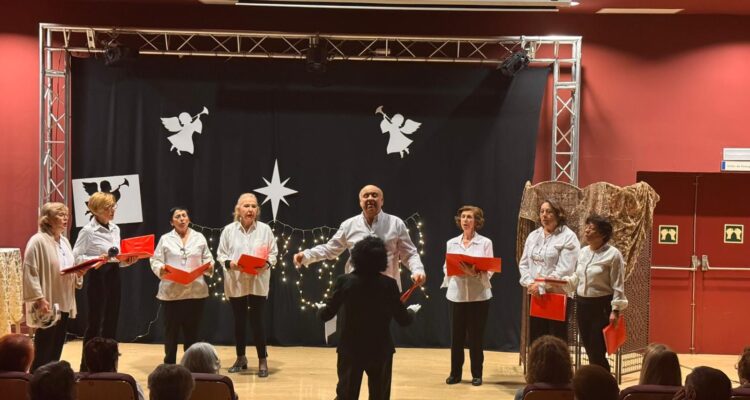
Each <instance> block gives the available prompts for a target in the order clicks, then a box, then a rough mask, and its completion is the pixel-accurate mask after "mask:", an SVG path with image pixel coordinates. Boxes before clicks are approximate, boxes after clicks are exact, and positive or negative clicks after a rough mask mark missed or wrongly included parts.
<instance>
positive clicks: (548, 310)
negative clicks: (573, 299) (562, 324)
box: [529, 293, 568, 321]
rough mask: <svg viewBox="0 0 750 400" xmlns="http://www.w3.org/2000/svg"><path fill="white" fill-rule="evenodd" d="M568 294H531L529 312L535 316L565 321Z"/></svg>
mask: <svg viewBox="0 0 750 400" xmlns="http://www.w3.org/2000/svg"><path fill="white" fill-rule="evenodd" d="M567 304H568V296H566V295H564V294H557V293H545V294H543V295H541V296H531V311H530V312H529V314H530V315H531V316H534V317H537V318H544V319H552V320H555V321H565V307H566V305H567Z"/></svg>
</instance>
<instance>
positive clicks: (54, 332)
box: [23, 203, 83, 371]
mask: <svg viewBox="0 0 750 400" xmlns="http://www.w3.org/2000/svg"><path fill="white" fill-rule="evenodd" d="M67 228H68V208H67V207H65V205H64V204H62V203H46V204H44V205H43V206H42V210H41V215H40V217H39V232H37V233H36V234H35V235H34V236H32V237H31V239H29V242H28V244H27V245H26V254H25V256H24V261H23V298H24V301H25V302H27V303H34V304H35V305H36V307H38V308H39V309H40V311H41V312H42V313H46V312H49V311H50V310H52V309H53V305H54V304H57V305H58V306H59V309H60V319H59V321H57V323H56V324H54V325H53V326H51V327H48V328H46V329H38V330H37V331H36V334H35V335H34V348H35V356H34V363H33V364H32V366H31V370H32V371H34V370H36V369H37V368H38V367H39V366H41V365H44V364H46V363H48V362H51V361H58V360H59V359H60V354H61V353H62V347H63V344H64V343H65V333H66V328H67V324H68V318H75V317H76V297H75V289H80V288H81V286H82V285H83V278H82V275H75V274H71V275H61V274H60V270H61V269H64V268H68V267H71V266H73V249H72V248H71V247H70V242H68V239H67V238H65V236H63V233H64V232H65V231H66V230H67ZM27 306H29V305H28V304H27Z"/></svg>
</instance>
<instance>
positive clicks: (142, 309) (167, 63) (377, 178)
mask: <svg viewBox="0 0 750 400" xmlns="http://www.w3.org/2000/svg"><path fill="white" fill-rule="evenodd" d="M72 71H73V77H72V78H73V85H72V93H73V132H74V134H73V137H72V155H73V157H72V161H73V177H74V178H85V177H100V176H112V175H125V174H135V173H137V174H139V175H140V184H141V198H142V204H143V218H144V221H143V223H141V224H125V225H121V229H122V236H123V238H126V237H131V236H137V235H143V234H149V233H155V234H156V235H157V239H158V237H159V235H161V234H163V233H165V232H167V231H169V230H170V229H171V227H170V226H169V215H168V210H169V208H170V207H172V206H174V205H178V204H179V205H185V206H187V207H188V208H189V209H190V210H191V218H192V221H193V222H194V223H196V224H199V225H202V226H209V227H216V228H220V227H223V226H224V225H226V224H227V223H229V222H230V221H231V213H232V211H233V208H234V204H235V202H236V199H237V197H238V195H239V194H240V193H243V192H249V191H252V190H254V189H256V188H261V187H264V186H266V184H265V182H263V178H266V179H268V180H269V181H270V180H271V175H272V172H273V168H274V162H275V161H276V160H278V163H279V169H280V175H281V179H282V181H283V180H284V179H286V178H291V179H290V180H289V182H288V183H287V187H290V188H292V189H295V190H297V191H298V193H297V194H295V195H291V196H288V197H286V199H287V201H289V206H287V205H285V204H283V203H282V204H281V205H280V207H279V211H278V215H277V220H278V221H281V222H283V223H284V224H286V225H288V226H291V227H295V228H299V229H312V228H315V227H321V226H326V225H327V226H331V227H338V225H339V224H340V223H341V222H342V221H344V220H345V219H346V218H349V217H351V216H353V215H355V214H357V213H359V212H361V210H360V209H359V205H358V200H357V195H358V192H359V189H360V188H361V187H362V186H363V185H365V184H368V183H372V184H376V185H378V186H380V187H381V188H382V189H383V191H384V193H385V195H384V199H385V205H384V208H383V209H384V210H385V211H386V212H388V213H391V214H395V215H398V216H400V217H402V218H406V217H408V216H410V215H412V214H414V213H418V214H419V216H420V217H421V221H422V223H423V225H422V227H421V228H422V229H423V232H424V241H425V248H424V250H425V254H424V255H423V256H422V260H423V262H424V264H425V266H426V270H427V276H428V281H427V289H426V294H427V295H428V296H429V298H425V296H424V294H423V293H417V294H415V295H414V296H413V300H411V301H412V302H414V301H418V302H420V303H422V304H423V306H424V307H423V309H422V311H420V313H419V315H418V317H417V319H416V322H415V323H414V324H413V325H412V326H410V327H408V328H405V329H397V328H395V327H394V328H393V332H394V336H395V341H396V343H397V344H398V345H400V346H418V347H444V346H448V345H449V344H450V329H449V327H450V315H449V307H448V304H447V300H445V291H444V290H443V289H440V288H439V286H440V284H441V281H442V279H443V273H442V265H443V260H444V254H445V242H446V240H448V239H449V238H451V237H455V236H458V235H459V234H460V230H459V229H458V228H457V227H456V226H455V224H454V221H453V216H454V214H455V212H456V210H457V209H458V208H459V207H460V206H461V205H463V204H474V205H478V206H480V207H482V208H483V209H484V210H485V217H486V223H485V227H484V229H483V230H482V231H480V233H481V234H483V235H485V236H488V237H489V238H490V239H492V241H493V242H494V250H495V255H496V256H499V257H502V259H503V272H502V273H501V274H498V275H496V276H495V277H493V279H492V285H493V289H492V290H493V295H494V298H493V300H492V302H491V306H490V311H489V312H490V315H489V318H488V324H487V331H486V345H487V348H488V349H501V350H508V351H511V350H517V348H518V345H519V327H520V309H521V304H520V288H519V286H518V272H517V266H516V263H515V243H516V221H517V215H518V207H519V203H520V197H521V194H522V190H523V185H524V182H526V181H527V180H529V179H531V177H532V175H533V167H534V157H535V145H536V135H537V129H538V126H539V112H540V108H541V102H542V97H543V94H544V90H545V87H546V82H547V79H546V78H547V74H548V71H547V70H546V69H527V70H524V71H522V72H521V73H519V74H517V75H516V76H515V78H513V79H510V78H506V77H504V76H502V75H501V74H500V73H498V71H496V70H494V69H492V68H488V67H477V66H460V65H435V64H426V63H424V64H417V63H413V64H412V63H377V62H366V63H362V62H336V63H331V64H330V65H329V66H328V72H327V73H326V74H325V75H315V74H310V73H307V72H306V71H305V63H304V62H301V61H294V62H292V61H281V60H274V61H267V60H262V61H257V60H217V59H197V58H193V59H191V58H185V59H178V58H146V57H143V58H141V59H138V60H136V61H134V62H131V63H130V64H128V65H126V66H121V67H116V68H111V67H105V66H104V65H103V64H102V63H101V62H100V61H99V60H96V59H74V60H73V65H72ZM378 106H383V108H382V111H383V112H384V113H385V114H387V115H388V117H389V118H392V117H394V114H397V113H398V114H402V115H403V116H404V117H405V118H408V119H411V120H413V121H416V122H419V123H421V126H420V127H419V129H418V130H417V131H416V132H415V133H413V134H411V135H409V138H410V139H412V140H413V143H412V144H411V146H410V148H409V154H404V157H403V158H401V156H400V154H398V153H394V154H387V153H386V148H387V146H388V141H389V134H388V133H385V134H383V133H381V128H380V123H381V121H382V120H383V116H382V115H381V114H377V113H375V110H376V108H377V107H378ZM203 107H206V108H207V109H208V110H209V114H208V115H202V116H201V121H202V123H203V131H202V133H201V134H198V133H195V134H193V141H194V144H195V152H194V154H187V153H185V152H183V153H182V155H177V152H176V151H170V148H171V143H170V142H169V141H168V140H167V137H168V136H169V135H171V133H170V132H168V131H167V130H166V129H165V128H164V126H163V125H162V123H161V120H160V118H165V117H176V116H178V115H179V114H180V113H182V112H186V113H189V114H190V115H195V114H197V113H199V112H200V111H201V110H202V108H203ZM258 198H259V200H260V201H261V202H262V201H263V200H264V198H265V197H264V196H263V195H258ZM270 205H271V202H268V203H266V204H264V205H263V207H262V215H261V218H260V219H261V220H262V221H266V222H269V221H271V220H272V219H273V218H272V212H271V206H270ZM276 226H277V227H278V226H281V225H276ZM415 226H416V225H415V224H412V227H415ZM278 232H281V230H279V231H278ZM284 232H285V233H286V234H289V233H291V232H292V231H291V230H290V229H285V230H284ZM319 232H321V233H323V231H319ZM325 233H326V234H330V233H332V231H330V230H327V231H325ZM412 233H414V234H416V229H415V230H414V231H413V232H412ZM76 234H77V230H75V231H74V232H73V236H74V237H73V239H75V235H76ZM207 236H208V234H207ZM212 236H213V237H214V239H213V242H212V243H213V245H214V246H215V245H216V244H217V243H216V242H217V241H218V231H215V232H214V234H212ZM300 238H301V236H300V232H297V231H295V233H294V234H293V235H292V237H291V244H290V247H291V248H292V249H290V252H289V253H288V254H287V255H286V256H285V258H284V260H283V261H285V262H286V266H285V267H281V265H280V263H279V266H277V268H276V269H275V270H274V272H273V275H272V282H271V291H270V300H269V304H268V313H267V314H268V316H267V329H268V336H269V341H270V343H271V344H280V345H322V344H324V338H323V327H322V324H321V323H320V322H318V321H317V320H316V319H315V316H314V313H313V312H312V311H310V310H309V308H308V309H307V310H302V309H301V308H300V303H299V293H298V290H297V288H296V285H295V283H294V281H295V280H296V277H297V273H296V272H295V270H294V269H293V267H291V265H292V262H291V256H292V254H293V253H294V252H295V251H296V249H297V247H298V246H300V245H301V244H300V243H299V240H300ZM306 238H307V243H306V244H305V246H309V244H310V243H309V242H310V240H311V239H312V236H307V237H306ZM415 238H416V237H415ZM295 240H296V241H295ZM282 244H283V243H282ZM346 258H347V257H346V256H344V257H342V260H341V261H339V263H338V264H337V267H336V273H337V274H338V273H341V272H342V270H343V260H345V259H346ZM282 268H286V276H287V277H288V278H289V279H287V282H282V281H281V269H282ZM316 271H317V269H310V270H309V271H305V272H304V273H303V278H302V284H303V285H302V287H303V290H304V295H305V296H306V297H307V298H308V299H310V300H315V301H318V300H319V299H320V298H321V296H322V293H323V291H324V290H325V288H326V287H327V282H325V281H326V280H325V279H323V280H319V279H317V276H318V273H317V272H316ZM122 272H123V298H122V307H121V315H120V325H119V326H120V328H119V332H118V338H119V339H120V340H122V341H132V340H134V339H135V338H136V337H137V336H139V335H142V334H144V333H145V332H147V334H146V335H145V336H142V337H139V338H138V340H140V341H145V342H160V341H161V340H162V339H163V323H162V321H161V318H159V319H158V320H157V321H156V322H155V323H154V324H153V325H152V326H150V325H149V322H150V321H151V320H152V319H154V317H155V316H156V314H157V309H158V301H157V300H156V299H155V297H154V296H155V294H156V289H157V285H158V280H157V278H156V277H155V276H154V275H153V273H152V272H151V270H150V269H149V268H148V265H147V262H146V261H141V262H139V263H138V264H136V265H134V266H133V267H132V268H128V269H126V270H124V271H122ZM406 276H407V274H406V272H404V280H403V282H404V287H405V288H407V287H408V286H409V284H410V281H409V280H408V278H407V277H406ZM220 284H221V283H220V282H219V285H220ZM221 289H222V290H223V288H221ZM84 290H85V288H84ZM213 290H214V289H212V291H213ZM78 299H79V304H81V309H82V311H83V312H82V313H81V316H80V317H79V321H78V323H77V324H76V326H74V328H73V330H74V331H75V330H78V331H81V330H82V328H81V327H82V325H83V322H84V319H85V309H86V304H85V303H86V301H85V300H84V299H85V296H83V293H79V297H78ZM202 336H203V338H204V339H205V340H207V341H210V342H213V343H217V344H229V343H232V341H233V339H232V317H231V311H230V307H229V305H228V303H222V302H221V300H220V299H219V298H216V297H212V298H211V300H210V302H209V304H208V306H207V307H206V311H205V315H204V317H203V327H202Z"/></svg>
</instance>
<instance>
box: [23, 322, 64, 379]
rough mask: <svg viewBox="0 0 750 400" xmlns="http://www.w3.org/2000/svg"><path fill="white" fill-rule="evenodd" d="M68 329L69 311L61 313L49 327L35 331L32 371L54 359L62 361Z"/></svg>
mask: <svg viewBox="0 0 750 400" xmlns="http://www.w3.org/2000/svg"><path fill="white" fill-rule="evenodd" d="M67 329H68V313H65V312H64V313H60V320H59V321H57V323H56V324H55V325H53V326H51V327H49V328H47V329H37V330H36V331H34V362H32V363H31V372H34V371H36V369H37V368H39V367H41V366H42V365H44V364H47V363H48V362H52V361H60V355H61V354H62V348H63V345H64V344H65V334H66V332H67Z"/></svg>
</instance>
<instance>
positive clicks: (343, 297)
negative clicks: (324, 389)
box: [318, 273, 413, 361]
mask: <svg viewBox="0 0 750 400" xmlns="http://www.w3.org/2000/svg"><path fill="white" fill-rule="evenodd" d="M342 306H343V310H342V313H343V315H342V316H341V318H340V323H339V329H340V330H341V332H340V337H341V340H340V342H339V346H338V350H337V351H338V353H339V354H342V355H346V356H351V357H356V358H357V360H361V361H375V360H381V359H387V358H389V357H391V356H392V355H393V353H395V351H396V350H395V348H394V347H393V338H391V331H390V324H391V318H393V319H395V320H396V322H398V324H399V325H401V326H406V325H409V324H410V323H411V322H412V320H413V317H412V314H411V313H409V311H408V310H407V309H406V307H405V306H404V304H403V303H401V299H400V293H399V291H398V286H397V285H396V281H395V280H393V278H389V277H387V276H385V275H382V274H377V275H375V276H363V275H358V274H356V273H351V274H344V275H340V276H339V277H338V278H336V284H335V285H334V291H333V296H331V298H330V299H329V300H328V301H327V302H326V306H325V307H323V308H321V309H320V310H319V311H318V317H320V319H322V320H323V321H328V320H330V319H331V318H333V317H334V316H335V315H336V314H337V313H338V312H339V308H341V307H342Z"/></svg>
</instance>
